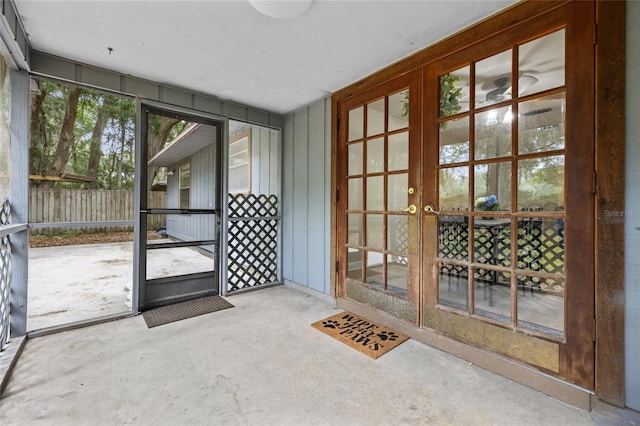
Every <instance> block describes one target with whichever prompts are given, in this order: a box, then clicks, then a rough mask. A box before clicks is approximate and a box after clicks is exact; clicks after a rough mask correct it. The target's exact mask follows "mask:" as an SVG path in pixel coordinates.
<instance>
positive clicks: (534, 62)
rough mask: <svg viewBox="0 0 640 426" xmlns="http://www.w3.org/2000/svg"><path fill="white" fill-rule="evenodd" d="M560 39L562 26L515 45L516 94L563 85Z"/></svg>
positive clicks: (563, 54) (537, 91)
mask: <svg viewBox="0 0 640 426" xmlns="http://www.w3.org/2000/svg"><path fill="white" fill-rule="evenodd" d="M564 39H565V33H564V29H562V30H559V31H556V32H554V33H551V34H549V35H546V36H544V37H540V38H538V39H536V40H533V41H530V42H528V43H525V44H523V45H521V46H520V47H519V48H518V56H519V59H518V72H519V76H518V86H519V87H518V92H519V93H518V96H527V95H531V94H533V93H539V92H542V91H545V90H549V89H554V88H556V87H562V86H564V75H565V60H564V58H565V52H564V49H565V43H564ZM543 77H544V78H543Z"/></svg>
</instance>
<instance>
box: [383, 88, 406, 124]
mask: <svg viewBox="0 0 640 426" xmlns="http://www.w3.org/2000/svg"><path fill="white" fill-rule="evenodd" d="M387 127H388V129H387V131H388V132H393V131H394V130H398V129H404V128H406V127H409V90H403V91H402V92H398V93H396V94H394V95H391V96H389V117H388V123H387Z"/></svg>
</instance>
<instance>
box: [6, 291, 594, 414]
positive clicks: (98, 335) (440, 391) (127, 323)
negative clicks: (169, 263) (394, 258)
mask: <svg viewBox="0 0 640 426" xmlns="http://www.w3.org/2000/svg"><path fill="white" fill-rule="evenodd" d="M228 299H229V301H230V302H231V303H233V304H234V305H235V307H234V308H231V309H226V310H224V311H219V312H214V313H211V314H207V315H202V316H199V317H195V318H190V319H187V320H183V321H179V322H175V323H171V324H167V325H163V326H160V327H155V328H152V329H148V328H147V327H146V325H145V323H144V320H143V319H142V317H140V316H137V317H131V318H126V319H122V320H118V321H114V322H109V323H103V324H100V325H96V326H91V327H86V328H82V329H75V330H71V331H66V332H63V333H60V334H52V335H47V336H44V337H38V338H34V339H31V340H29V341H28V342H27V344H26V347H25V350H24V352H23V354H22V356H21V357H20V359H19V361H18V364H17V367H16V369H15V371H14V373H13V376H12V378H11V380H10V382H9V384H8V386H7V389H6V391H5V395H4V397H3V398H2V399H1V400H0V424H3V425H22V424H25V425H26V424H55V425H87V424H91V425H121V424H136V425H187V424H188V425H200V424H216V425H221V424H229V425H235V424H239V425H311V424H315V425H404V424H425V425H429V424H437V425H589V424H594V423H595V421H594V417H593V415H591V414H589V413H587V412H585V411H582V410H579V409H577V408H574V407H571V406H568V405H566V404H564V403H562V402H559V401H557V400H555V399H553V398H550V397H547V396H545V395H544V394H542V393H540V392H537V391H535V390H532V389H530V388H527V387H525V386H522V385H520V384H517V383H515V382H513V381H510V380H508V379H505V378H503V377H501V376H498V375H496V374H493V373H491V372H489V371H487V370H484V369H482V368H480V367H477V366H475V365H472V364H470V363H468V362H466V361H463V360H461V359H459V358H456V357H454V356H452V355H449V354H446V353H444V352H441V351H439V350H437V349H434V348H431V347H429V346H426V345H424V344H422V343H419V342H417V341H415V340H412V339H410V340H409V341H407V342H405V343H403V344H401V345H400V346H399V347H397V348H395V349H394V350H392V351H391V352H389V353H387V354H385V355H384V356H382V357H380V358H378V359H377V360H373V359H371V358H369V357H367V356H365V355H363V354H361V353H360V352H358V351H355V350H354V349H352V348H350V347H348V346H346V345H344V344H342V343H340V342H338V341H337V340H335V339H332V338H331V337H329V336H327V335H325V334H323V333H321V332H319V331H318V330H316V329H314V328H312V327H311V325H310V324H311V323H313V322H315V321H318V320H320V319H323V318H325V317H327V316H329V315H332V314H334V313H337V312H339V310H338V309H337V308H336V307H335V306H332V305H330V304H328V303H326V301H324V300H321V299H318V298H315V297H312V296H310V295H308V294H306V293H303V292H301V291H298V290H296V289H294V288H291V287H286V286H278V287H272V288H265V289H263V290H258V291H252V292H246V293H242V294H238V295H234V296H230V297H228Z"/></svg>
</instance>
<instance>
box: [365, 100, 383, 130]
mask: <svg viewBox="0 0 640 426" xmlns="http://www.w3.org/2000/svg"><path fill="white" fill-rule="evenodd" d="M384 122H385V111H384V98H382V99H379V100H377V101H375V102H372V103H370V104H367V136H368V137H370V136H375V135H379V134H381V133H382V132H384Z"/></svg>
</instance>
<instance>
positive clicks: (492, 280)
mask: <svg viewBox="0 0 640 426" xmlns="http://www.w3.org/2000/svg"><path fill="white" fill-rule="evenodd" d="M473 286H474V290H473V293H474V302H473V303H474V313H475V314H476V315H482V316H485V317H488V318H493V319H495V320H498V321H502V322H505V323H509V322H511V274H510V273H508V272H498V271H487V270H475V271H474V280H473Z"/></svg>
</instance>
